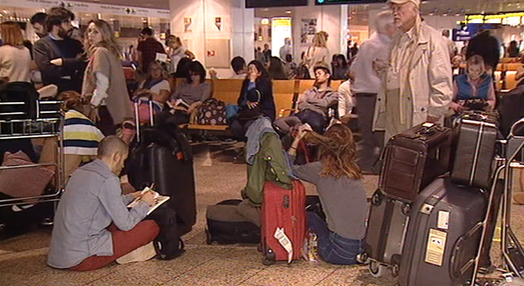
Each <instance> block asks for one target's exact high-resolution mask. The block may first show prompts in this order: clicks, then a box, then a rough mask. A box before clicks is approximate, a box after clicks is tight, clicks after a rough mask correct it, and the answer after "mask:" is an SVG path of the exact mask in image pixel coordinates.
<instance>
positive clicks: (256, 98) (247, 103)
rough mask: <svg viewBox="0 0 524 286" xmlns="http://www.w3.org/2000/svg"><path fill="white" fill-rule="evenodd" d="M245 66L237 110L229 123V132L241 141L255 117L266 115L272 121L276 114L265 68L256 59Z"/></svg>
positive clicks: (270, 84) (269, 81) (269, 80)
mask: <svg viewBox="0 0 524 286" xmlns="http://www.w3.org/2000/svg"><path fill="white" fill-rule="evenodd" d="M247 67H248V72H247V77H246V79H245V80H244V82H243V83H242V91H241V93H240V96H239V97H238V100H237V104H238V106H239V111H238V114H237V116H236V118H235V119H234V120H233V121H232V122H231V124H230V128H231V133H233V135H234V136H235V137H237V138H238V139H239V140H242V141H245V140H246V138H245V134H246V131H247V129H248V128H249V126H250V125H251V124H252V123H253V122H254V121H255V119H256V118H257V117H259V116H267V117H269V118H270V119H271V121H274V120H275V116H276V111H275V109H276V108H275V101H274V99H273V86H272V83H271V79H270V78H269V74H268V72H267V70H266V69H265V68H264V65H263V64H262V63H261V62H259V61H256V60H255V61H251V62H250V63H249V64H248V66H247Z"/></svg>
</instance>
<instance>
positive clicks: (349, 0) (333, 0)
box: [315, 0, 386, 5]
mask: <svg viewBox="0 0 524 286" xmlns="http://www.w3.org/2000/svg"><path fill="white" fill-rule="evenodd" d="M369 3H386V0H315V5H331V4H332V5H335V4H338V5H341V4H369Z"/></svg>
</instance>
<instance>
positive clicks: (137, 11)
mask: <svg viewBox="0 0 524 286" xmlns="http://www.w3.org/2000/svg"><path fill="white" fill-rule="evenodd" d="M0 1H2V6H4V5H5V6H13V7H24V8H37V9H42V8H43V9H49V8H53V7H58V6H63V7H64V8H67V9H69V10H71V11H73V12H83V13H107V14H113V15H127V16H140V17H154V18H168V19H169V18H170V17H171V13H170V12H169V10H165V9H149V8H142V7H133V6H118V5H108V4H98V3H85V2H74V1H57V0H0Z"/></svg>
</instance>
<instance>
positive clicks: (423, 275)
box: [399, 178, 487, 286]
mask: <svg viewBox="0 0 524 286" xmlns="http://www.w3.org/2000/svg"><path fill="white" fill-rule="evenodd" d="M486 208H487V199H486V196H485V195H484V194H483V193H482V192H481V191H480V189H478V188H474V187H460V186H457V185H454V184H453V183H451V182H450V181H449V179H443V178H439V179H436V180H435V181H434V182H433V183H431V184H430V185H429V186H427V187H426V188H425V189H424V190H423V191H422V192H421V193H420V194H419V196H418V197H417V199H416V201H415V203H414V204H413V207H412V209H411V211H410V214H409V220H410V221H409V226H408V231H407V234H406V240H405V243H404V248H403V250H402V260H401V266H400V273H399V284H400V285H401V286H411V285H413V286H419V285H431V286H452V285H457V286H458V285H465V284H466V282H467V281H468V279H470V278H471V275H472V273H473V266H474V263H473V262H474V259H475V257H476V255H477V252H478V248H479V245H480V238H481V233H482V227H481V222H482V221H483V220H484V217H485V215H486Z"/></svg>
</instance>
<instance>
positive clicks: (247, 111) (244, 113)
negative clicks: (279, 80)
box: [237, 88, 264, 121]
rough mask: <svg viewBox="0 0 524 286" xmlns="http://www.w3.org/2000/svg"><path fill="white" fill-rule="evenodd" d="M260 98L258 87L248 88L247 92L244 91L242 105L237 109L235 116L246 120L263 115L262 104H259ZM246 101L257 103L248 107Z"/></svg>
mask: <svg viewBox="0 0 524 286" xmlns="http://www.w3.org/2000/svg"><path fill="white" fill-rule="evenodd" d="M261 99H262V93H261V92H260V91H259V90H258V89H256V88H252V89H250V90H248V92H247V93H246V95H245V97H244V102H243V104H242V106H241V107H240V110H239V111H238V114H237V118H238V119H239V120H242V121H247V120H253V119H256V118H258V117H260V116H262V115H264V111H263V110H262V106H261V104H260V100H261ZM247 101H249V102H257V103H258V105H257V106H256V107H255V108H249V107H248V106H247Z"/></svg>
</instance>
